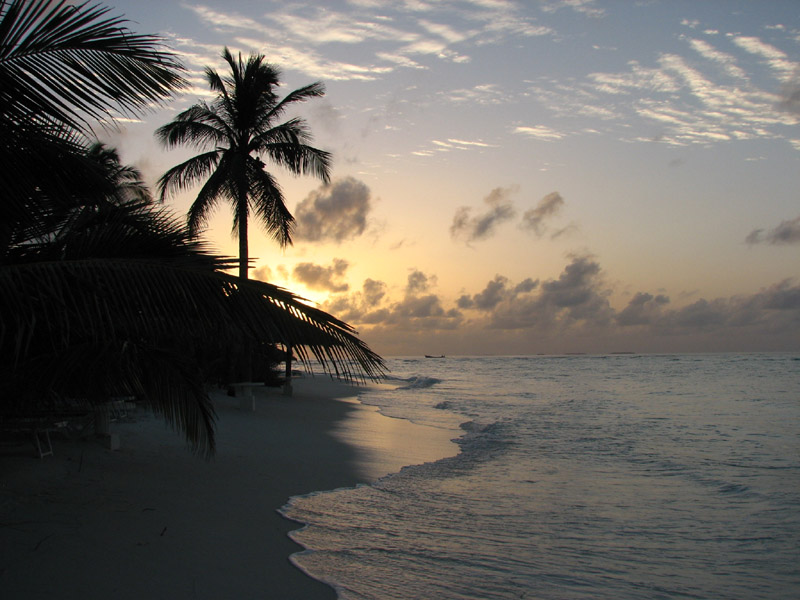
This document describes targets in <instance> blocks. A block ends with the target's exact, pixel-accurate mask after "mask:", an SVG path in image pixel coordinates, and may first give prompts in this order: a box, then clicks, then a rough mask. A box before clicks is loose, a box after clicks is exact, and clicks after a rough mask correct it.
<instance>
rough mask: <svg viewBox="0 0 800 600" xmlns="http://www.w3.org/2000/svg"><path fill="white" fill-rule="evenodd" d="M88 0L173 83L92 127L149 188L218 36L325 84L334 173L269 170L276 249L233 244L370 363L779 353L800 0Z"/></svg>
mask: <svg viewBox="0 0 800 600" xmlns="http://www.w3.org/2000/svg"><path fill="white" fill-rule="evenodd" d="M112 6H114V7H115V9H116V12H120V13H122V14H124V15H125V16H126V17H128V18H129V19H130V20H131V21H132V23H131V27H132V29H134V30H135V31H137V32H139V33H160V34H162V35H164V36H165V37H166V38H167V39H168V40H169V44H170V45H171V46H172V48H173V49H174V50H175V51H176V52H177V53H178V54H180V55H181V56H182V58H183V60H184V61H185V63H186V65H187V67H188V68H189V69H190V70H191V77H192V81H193V83H194V84H195V86H196V88H195V89H193V90H191V91H190V92H189V93H187V94H186V95H185V96H184V97H182V98H181V99H179V100H178V101H176V102H174V103H172V104H171V105H170V106H169V107H168V109H167V110H160V111H157V112H156V113H154V114H153V115H148V116H147V117H146V118H145V119H143V120H142V122H138V123H136V122H130V123H124V124H123V129H122V131H120V132H118V133H113V134H109V136H108V139H109V141H111V142H112V143H114V144H116V145H117V146H118V147H119V148H120V150H121V151H122V153H123V156H124V158H125V159H126V160H128V161H130V162H133V163H135V164H137V165H138V166H140V168H142V169H143V170H144V172H145V174H146V176H147V178H148V181H150V182H154V181H155V179H156V178H157V177H158V176H159V175H160V174H161V173H163V171H164V170H166V169H167V168H169V167H170V166H172V165H174V164H176V163H177V162H178V161H179V160H181V159H182V158H183V157H184V156H186V153H185V152H182V151H172V152H169V153H166V152H164V151H162V150H160V149H159V148H158V147H157V145H156V143H155V141H154V140H153V136H152V133H153V131H154V130H155V128H156V127H157V126H159V125H161V124H163V123H164V122H166V121H167V120H168V119H169V118H170V115H171V114H173V113H174V111H175V110H179V109H181V108H184V107H185V106H187V105H188V104H190V103H192V102H194V101H195V100H196V99H197V98H198V97H200V96H199V95H200V94H205V93H206V91H205V87H204V82H203V80H202V78H201V77H200V69H201V68H202V67H203V66H204V65H212V66H217V67H221V65H220V60H219V54H220V52H221V49H222V47H223V46H224V45H228V46H229V47H230V48H231V49H232V50H234V51H241V52H243V53H244V54H248V53H250V52H253V51H255V52H260V53H263V54H265V55H266V56H267V59H268V60H269V61H270V62H273V63H275V64H277V65H279V66H280V67H281V68H282V69H283V73H284V80H285V81H286V83H287V86H286V87H285V88H284V92H285V91H288V90H290V89H294V88H296V87H299V86H301V85H304V84H307V83H310V82H312V81H315V80H321V81H323V82H324V83H325V84H326V86H327V95H326V97H325V98H324V99H321V100H316V101H313V102H309V103H308V104H306V105H304V106H303V107H302V109H301V110H300V114H301V115H302V116H304V117H305V118H307V119H308V121H309V122H310V124H311V126H312V129H313V131H314V133H315V143H316V144H317V145H318V146H320V147H322V148H325V149H326V150H330V151H331V152H333V154H334V163H335V165H334V169H333V176H334V183H333V185H332V187H331V188H330V189H327V190H320V189H319V184H318V182H317V181H314V180H312V179H295V178H293V177H291V176H289V175H286V174H284V173H281V172H280V171H276V174H277V175H278V177H279V181H280V182H281V184H282V185H283V187H284V190H285V192H286V196H287V203H288V205H289V207H290V209H291V210H292V211H293V212H294V213H295V216H297V217H298V220H299V221H300V223H299V226H298V230H297V234H296V237H295V245H294V247H292V248H290V249H288V250H286V251H285V252H282V251H280V250H279V249H278V248H277V247H275V246H274V245H272V243H271V242H270V241H269V239H268V237H267V236H265V235H261V234H259V233H256V230H254V235H253V237H252V238H251V255H252V256H256V257H258V260H257V261H256V266H257V267H258V268H259V269H260V270H258V271H257V274H258V275H260V276H262V277H264V278H266V279H268V280H270V281H273V282H276V283H279V284H281V285H284V286H286V287H288V288H289V289H292V290H295V291H297V292H298V293H300V294H302V295H305V296H306V297H308V298H311V299H312V300H314V301H317V302H319V303H320V305H321V306H322V307H323V308H325V309H326V310H329V311H331V312H333V313H334V314H336V315H337V316H339V317H341V318H343V319H345V320H347V321H348V322H351V323H352V324H353V325H355V326H356V327H357V328H358V329H359V331H360V332H361V334H362V336H363V337H364V339H365V340H366V341H367V342H369V343H370V344H371V345H373V346H374V347H375V349H376V350H377V351H379V352H381V353H385V354H420V353H437V354H438V353H448V354H455V353H460V354H480V353H485V352H488V353H525V352H565V351H588V352H593V351H615V350H649V351H662V350H669V351H682V350H739V349H741V350H759V349H800V341H798V340H800V202H799V201H798V200H799V198H798V183H800V175H798V173H800V98H799V97H798V94H800V3H797V2H793V1H777V0H776V1H749V2H738V1H727V0H726V1H723V0H711V1H705V2H703V1H692V2H681V1H674V0H663V1H660V2H659V1H655V0H653V1H646V0H645V1H639V2H634V1H630V2H624V1H621V0H620V1H606V2H603V1H599V0H598V1H592V0H553V1H542V2H538V1H527V2H514V1H511V0H465V1H442V2H432V1H423V0H408V1H405V2H390V1H384V0H352V1H349V2H347V1H340V2H302V3H301V2H291V1H281V2H269V1H264V0H260V1H253V2H243V1H237V0H233V1H228V2H218V1H208V2H151V1H149V0H148V1H133V0H130V1H128V2H122V1H118V2H116V3H112ZM191 199H192V198H191V194H186V195H185V196H183V197H180V198H177V199H176V200H175V201H174V203H173V205H174V207H175V209H176V210H178V211H181V212H182V211H184V210H185V209H186V207H187V206H188V204H189V203H190V202H191ZM301 215H302V216H303V218H302V219H301V218H299V217H300V216H301ZM230 223H231V215H230V212H229V211H228V210H227V209H225V208H221V209H220V211H219V213H218V218H217V219H215V221H214V223H213V224H212V226H211V228H210V229H209V231H208V232H207V235H208V236H209V237H210V238H211V240H212V241H213V242H214V244H215V245H216V246H217V247H218V248H219V249H220V250H221V251H223V252H225V253H229V254H234V253H235V252H236V246H235V243H234V242H233V240H232V239H231V237H230Z"/></svg>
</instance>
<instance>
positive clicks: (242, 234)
mask: <svg viewBox="0 0 800 600" xmlns="http://www.w3.org/2000/svg"><path fill="white" fill-rule="evenodd" d="M236 210H237V211H238V212H239V277H240V278H241V279H247V271H248V266H249V264H248V261H249V255H248V252H247V192H243V191H240V192H239V202H238V205H237V207H236ZM241 377H242V381H245V382H250V381H252V380H253V358H252V348H251V347H247V348H245V352H244V360H243V362H242V373H241ZM242 393H244V394H247V393H252V390H251V389H250V388H249V387H245V388H243V392H242Z"/></svg>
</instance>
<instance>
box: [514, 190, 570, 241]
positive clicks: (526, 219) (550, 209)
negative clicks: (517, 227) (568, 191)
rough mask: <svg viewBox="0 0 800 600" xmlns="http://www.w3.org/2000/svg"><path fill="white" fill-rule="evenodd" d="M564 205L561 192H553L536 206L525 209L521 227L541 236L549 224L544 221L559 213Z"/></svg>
mask: <svg viewBox="0 0 800 600" xmlns="http://www.w3.org/2000/svg"><path fill="white" fill-rule="evenodd" d="M563 206H564V199H563V198H562V197H561V194H559V193H558V192H551V193H549V194H547V195H546V196H545V197H544V198H542V199H541V200H539V203H538V204H537V205H536V207H535V208H531V209H530V210H526V211H525V213H524V214H523V215H522V225H521V227H522V228H523V229H527V230H529V231H533V232H534V233H535V234H536V235H537V236H538V237H541V236H542V235H544V233H545V231H546V230H547V226H546V225H545V223H544V222H545V220H547V219H549V218H551V217H553V216H555V215H556V214H558V212H559V211H560V210H561V208H562V207H563ZM562 233H563V232H562ZM559 235H560V234H559Z"/></svg>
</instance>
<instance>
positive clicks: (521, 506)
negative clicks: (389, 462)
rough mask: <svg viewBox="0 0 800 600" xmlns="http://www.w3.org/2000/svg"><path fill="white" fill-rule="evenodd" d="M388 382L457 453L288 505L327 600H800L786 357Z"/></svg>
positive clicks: (548, 364)
mask: <svg viewBox="0 0 800 600" xmlns="http://www.w3.org/2000/svg"><path fill="white" fill-rule="evenodd" d="M389 366H390V368H391V378H390V381H389V383H391V389H381V390H369V391H366V392H365V393H363V394H362V396H361V398H360V399H361V401H362V402H364V403H368V404H373V405H377V406H379V407H380V408H381V410H382V411H383V412H384V413H385V414H387V415H389V416H392V417H400V418H406V419H410V420H412V421H415V422H418V423H422V424H427V425H430V426H433V427H452V425H453V423H454V421H455V422H460V423H463V424H462V425H461V429H460V430H459V431H458V432H457V433H456V434H455V435H459V436H460V438H459V440H458V443H459V444H460V447H461V452H460V453H459V454H458V455H457V456H455V457H452V458H447V459H444V460H441V461H438V462H434V463H429V464H424V465H417V466H409V467H406V468H404V469H403V470H402V471H400V472H399V473H396V474H392V475H390V476H387V477H385V478H383V479H381V480H379V481H377V482H375V483H373V484H371V485H367V486H360V487H357V488H355V489H343V490H337V491H333V492H327V493H319V494H313V495H310V496H307V497H302V498H296V499H294V500H293V501H292V502H291V504H290V505H288V506H287V507H285V509H284V511H285V513H286V515H287V516H288V517H290V518H292V519H295V520H298V521H301V522H303V523H307V524H308V526H307V527H305V528H304V529H301V530H299V531H296V532H294V535H293V537H294V538H295V539H296V540H297V541H298V542H300V543H301V544H303V545H304V546H305V547H306V548H307V549H308V550H306V551H305V552H303V553H300V554H298V555H295V556H294V557H293V560H294V561H295V563H296V564H297V565H298V566H299V567H300V568H302V569H303V570H305V571H306V572H307V573H308V574H309V575H311V576H313V577H316V578H318V579H321V580H323V581H326V582H329V583H331V584H332V585H334V586H335V587H336V589H337V591H338V594H339V597H340V598H342V599H345V600H366V599H369V600H390V599H398V600H399V599H404V600H405V599H491V598H497V599H511V598H528V599H573V598H574V599H581V598H587V599H588V598H592V599H602V598H608V599H614V600H620V599H623V600H624V599H639V598H641V599H648V600H651V599H656V598H714V599H718V598H719V599H722V598H730V599H734V598H735V599H748V600H751V599H759V598H774V599H787V598H800V354H708V355H705V354H704V355H663V356H653V355H609V356H559V357H555V356H553V357H551V356H536V357H476V358H449V357H448V358H445V359H424V358H423V359H416V358H397V359H391V360H389Z"/></svg>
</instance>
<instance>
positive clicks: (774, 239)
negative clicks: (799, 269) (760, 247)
mask: <svg viewBox="0 0 800 600" xmlns="http://www.w3.org/2000/svg"><path fill="white" fill-rule="evenodd" d="M745 242H747V243H748V244H773V245H784V244H787V245H788V244H800V217H795V218H794V219H789V220H787V221H781V222H780V223H779V224H778V225H777V226H776V227H773V228H772V229H770V230H768V231H764V230H763V229H754V230H753V231H751V232H750V234H749V235H748V236H747V238H746V239H745Z"/></svg>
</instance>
